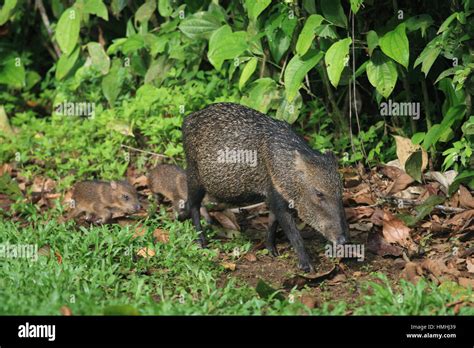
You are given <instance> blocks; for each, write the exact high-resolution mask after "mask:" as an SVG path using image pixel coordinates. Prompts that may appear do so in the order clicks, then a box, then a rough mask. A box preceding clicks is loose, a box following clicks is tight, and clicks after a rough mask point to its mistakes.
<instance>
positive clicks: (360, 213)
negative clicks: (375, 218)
mask: <svg viewBox="0 0 474 348" xmlns="http://www.w3.org/2000/svg"><path fill="white" fill-rule="evenodd" d="M344 210H345V212H346V218H347V221H349V222H352V221H357V220H360V219H362V218H365V217H370V216H371V215H372V214H373V213H374V208H371V207H366V206H360V207H354V208H344Z"/></svg>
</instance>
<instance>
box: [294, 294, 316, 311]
mask: <svg viewBox="0 0 474 348" xmlns="http://www.w3.org/2000/svg"><path fill="white" fill-rule="evenodd" d="M299 300H300V302H301V303H302V304H304V305H305V306H306V307H308V308H310V309H313V308H314V307H316V305H317V303H318V300H317V298H316V297H315V296H311V295H302V296H301V297H300V299H299Z"/></svg>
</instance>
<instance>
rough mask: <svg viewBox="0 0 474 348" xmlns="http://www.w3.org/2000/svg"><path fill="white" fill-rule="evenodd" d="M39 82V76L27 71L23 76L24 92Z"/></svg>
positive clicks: (34, 72)
mask: <svg viewBox="0 0 474 348" xmlns="http://www.w3.org/2000/svg"><path fill="white" fill-rule="evenodd" d="M40 81H41V75H40V74H38V73H37V72H36V71H32V70H30V71H27V72H26V75H25V90H26V91H29V90H30V89H31V88H32V87H33V86H35V85H36V84H37V83H38V82H40Z"/></svg>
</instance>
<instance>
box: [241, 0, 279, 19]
mask: <svg viewBox="0 0 474 348" xmlns="http://www.w3.org/2000/svg"><path fill="white" fill-rule="evenodd" d="M271 2H272V1H271V0H245V8H246V9H247V13H248V15H249V18H250V19H251V20H256V19H257V18H258V16H259V15H260V14H261V13H262V12H263V11H264V10H265V9H266V8H267V7H268V5H270V3H271Z"/></svg>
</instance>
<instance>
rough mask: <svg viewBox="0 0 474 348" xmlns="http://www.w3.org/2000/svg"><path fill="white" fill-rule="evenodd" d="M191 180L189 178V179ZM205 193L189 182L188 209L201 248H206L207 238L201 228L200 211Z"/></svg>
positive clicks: (191, 181)
mask: <svg viewBox="0 0 474 348" xmlns="http://www.w3.org/2000/svg"><path fill="white" fill-rule="evenodd" d="M188 179H189V177H188ZM204 195H205V191H204V189H203V188H202V187H200V186H199V185H198V184H197V183H195V182H193V180H188V207H189V212H190V214H191V219H192V221H193V225H194V228H195V229H196V231H197V233H198V240H197V242H198V243H199V245H200V246H201V247H203V248H204V247H206V244H207V243H206V237H205V236H204V232H203V231H202V226H201V214H200V212H199V210H200V209H201V202H202V199H203V198H204Z"/></svg>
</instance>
